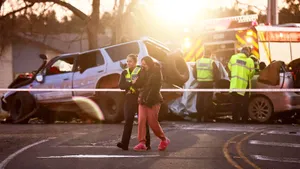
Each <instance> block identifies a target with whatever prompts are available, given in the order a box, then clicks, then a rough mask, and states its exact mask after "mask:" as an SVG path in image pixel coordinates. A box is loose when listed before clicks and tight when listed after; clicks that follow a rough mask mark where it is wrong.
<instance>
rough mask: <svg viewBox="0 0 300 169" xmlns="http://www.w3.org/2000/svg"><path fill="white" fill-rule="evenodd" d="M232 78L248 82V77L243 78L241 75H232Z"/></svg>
mask: <svg viewBox="0 0 300 169" xmlns="http://www.w3.org/2000/svg"><path fill="white" fill-rule="evenodd" d="M232 78H237V79H240V80H243V81H245V82H247V83H248V79H244V78H242V77H240V76H232V77H231V79H232Z"/></svg>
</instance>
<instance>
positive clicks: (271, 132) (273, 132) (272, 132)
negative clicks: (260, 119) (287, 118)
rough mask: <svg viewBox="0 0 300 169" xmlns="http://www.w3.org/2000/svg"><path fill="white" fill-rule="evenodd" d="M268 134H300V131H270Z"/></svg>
mask: <svg viewBox="0 0 300 169" xmlns="http://www.w3.org/2000/svg"><path fill="white" fill-rule="evenodd" d="M266 134H275V135H289V136H300V131H292V132H288V131H269V132H266Z"/></svg>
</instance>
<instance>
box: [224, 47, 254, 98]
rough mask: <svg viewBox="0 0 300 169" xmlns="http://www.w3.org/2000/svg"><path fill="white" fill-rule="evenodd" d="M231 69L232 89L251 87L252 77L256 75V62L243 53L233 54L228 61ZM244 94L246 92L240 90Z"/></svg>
mask: <svg viewBox="0 0 300 169" xmlns="http://www.w3.org/2000/svg"><path fill="white" fill-rule="evenodd" d="M228 68H229V70H230V71H231V80H230V89H247V86H248V84H249V88H250V89H251V79H252V77H253V76H254V73H255V70H254V69H255V68H254V62H253V60H252V59H251V58H248V57H247V56H246V55H245V54H243V53H238V54H236V55H233V56H232V57H231V59H230V61H229V63H228ZM238 94H240V95H242V96H244V95H245V92H238Z"/></svg>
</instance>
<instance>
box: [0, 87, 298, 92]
mask: <svg viewBox="0 0 300 169" xmlns="http://www.w3.org/2000/svg"><path fill="white" fill-rule="evenodd" d="M21 91H26V92H124V90H121V89H114V88H103V89H69V88H68V89H64V88H50V89H49V88H45V89H42V88H19V89H12V88H0V92H21ZM160 91H161V92H300V89H276V88H275V89H271V88H268V89H265V88H264V89H214V88H212V89H161V90H160Z"/></svg>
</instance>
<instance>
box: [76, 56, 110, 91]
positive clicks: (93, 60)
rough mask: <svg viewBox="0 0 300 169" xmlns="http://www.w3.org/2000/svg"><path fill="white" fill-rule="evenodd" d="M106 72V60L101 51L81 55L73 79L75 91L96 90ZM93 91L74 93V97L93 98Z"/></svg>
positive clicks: (78, 57)
mask: <svg viewBox="0 0 300 169" xmlns="http://www.w3.org/2000/svg"><path fill="white" fill-rule="evenodd" d="M105 72H106V66H105V60H104V58H103V56H102V53H101V51H99V50H96V51H91V52H86V53H83V54H80V55H78V56H77V60H76V70H75V73H74V77H73V78H74V79H73V88H74V89H78V88H80V89H94V88H95V86H96V85H97V81H98V79H99V77H100V76H102V75H103V74H104V73H105ZM93 93H94V92H92V91H80V92H77V91H76V92H74V96H86V97H89V96H93Z"/></svg>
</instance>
